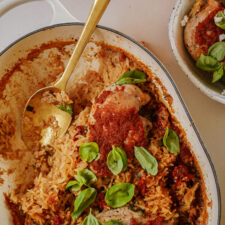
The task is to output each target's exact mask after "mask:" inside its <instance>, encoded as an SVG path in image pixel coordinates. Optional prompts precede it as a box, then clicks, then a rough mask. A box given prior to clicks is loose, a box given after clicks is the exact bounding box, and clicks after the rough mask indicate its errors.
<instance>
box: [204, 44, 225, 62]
mask: <svg viewBox="0 0 225 225" xmlns="http://www.w3.org/2000/svg"><path fill="white" fill-rule="evenodd" d="M208 55H209V56H212V57H213V58H215V59H216V60H218V61H222V60H223V59H224V57H225V42H222V41H221V42H216V43H215V44H213V45H212V46H211V47H210V48H209V50H208Z"/></svg>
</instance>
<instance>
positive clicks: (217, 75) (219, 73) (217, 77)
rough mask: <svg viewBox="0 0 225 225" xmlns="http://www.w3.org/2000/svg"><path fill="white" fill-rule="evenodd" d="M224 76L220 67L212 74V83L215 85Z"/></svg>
mask: <svg viewBox="0 0 225 225" xmlns="http://www.w3.org/2000/svg"><path fill="white" fill-rule="evenodd" d="M223 75H224V70H223V67H222V66H221V67H220V68H219V69H218V70H217V71H215V72H214V73H213V79H212V83H215V82H216V81H218V80H220V79H221V78H222V77H223Z"/></svg>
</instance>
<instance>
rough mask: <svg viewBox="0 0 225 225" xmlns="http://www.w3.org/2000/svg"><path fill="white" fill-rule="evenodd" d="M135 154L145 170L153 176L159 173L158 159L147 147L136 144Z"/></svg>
mask: <svg viewBox="0 0 225 225" xmlns="http://www.w3.org/2000/svg"><path fill="white" fill-rule="evenodd" d="M134 155H135V157H136V159H137V160H138V162H139V163H140V164H141V167H142V168H143V169H144V170H146V171H147V172H148V173H150V174H151V175H153V176H155V175H156V174H157V173H158V162H157V160H156V159H155V157H154V156H152V155H151V154H150V153H149V152H148V151H147V150H146V149H145V148H143V147H136V146H135V147H134Z"/></svg>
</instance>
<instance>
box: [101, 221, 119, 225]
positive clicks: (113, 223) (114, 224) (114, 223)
mask: <svg viewBox="0 0 225 225" xmlns="http://www.w3.org/2000/svg"><path fill="white" fill-rule="evenodd" d="M103 225H123V223H121V222H120V221H118V220H110V221H108V222H106V223H104V224H103Z"/></svg>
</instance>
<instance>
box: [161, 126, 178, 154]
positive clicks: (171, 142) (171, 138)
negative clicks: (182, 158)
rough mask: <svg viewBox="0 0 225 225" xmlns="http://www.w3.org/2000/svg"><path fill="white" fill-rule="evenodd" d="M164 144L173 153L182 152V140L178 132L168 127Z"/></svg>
mask: <svg viewBox="0 0 225 225" xmlns="http://www.w3.org/2000/svg"><path fill="white" fill-rule="evenodd" d="M163 145H164V146H165V147H166V148H167V149H168V150H169V152H170V153H172V154H175V155H176V154H178V153H180V142H179V137H178V136H177V134H176V132H175V131H173V130H172V129H170V128H168V127H167V128H166V132H165V134H164V137H163Z"/></svg>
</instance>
